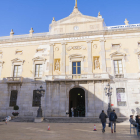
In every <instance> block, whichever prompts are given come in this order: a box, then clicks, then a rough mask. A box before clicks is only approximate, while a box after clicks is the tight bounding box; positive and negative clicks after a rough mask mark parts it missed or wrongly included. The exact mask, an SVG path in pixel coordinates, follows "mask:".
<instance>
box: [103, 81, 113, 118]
mask: <svg viewBox="0 0 140 140" xmlns="http://www.w3.org/2000/svg"><path fill="white" fill-rule="evenodd" d="M112 89H113V88H112V87H110V84H109V83H108V84H107V85H106V87H105V88H104V91H105V95H106V96H108V109H107V115H108V117H109V115H110V113H111V95H112Z"/></svg>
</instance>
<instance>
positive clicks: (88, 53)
mask: <svg viewBox="0 0 140 140" xmlns="http://www.w3.org/2000/svg"><path fill="white" fill-rule="evenodd" d="M91 43H92V41H87V46H88V47H87V58H88V73H89V74H92V65H93V64H92V46H91Z"/></svg>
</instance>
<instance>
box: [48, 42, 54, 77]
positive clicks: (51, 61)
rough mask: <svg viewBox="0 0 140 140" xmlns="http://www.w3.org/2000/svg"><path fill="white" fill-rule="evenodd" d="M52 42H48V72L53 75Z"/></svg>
mask: <svg viewBox="0 0 140 140" xmlns="http://www.w3.org/2000/svg"><path fill="white" fill-rule="evenodd" d="M53 61H54V44H50V57H49V74H50V75H53Z"/></svg>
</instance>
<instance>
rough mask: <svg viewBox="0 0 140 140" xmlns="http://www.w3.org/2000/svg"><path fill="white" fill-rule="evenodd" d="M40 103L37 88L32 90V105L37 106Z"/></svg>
mask: <svg viewBox="0 0 140 140" xmlns="http://www.w3.org/2000/svg"><path fill="white" fill-rule="evenodd" d="M39 105H40V97H39V96H38V93H37V90H34V91H33V104H32V106H33V107H38V106H39Z"/></svg>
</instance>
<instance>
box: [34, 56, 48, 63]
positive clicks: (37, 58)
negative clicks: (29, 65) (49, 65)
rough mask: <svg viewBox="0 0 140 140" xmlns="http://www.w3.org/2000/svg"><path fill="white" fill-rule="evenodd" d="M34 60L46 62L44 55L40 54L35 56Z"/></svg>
mask: <svg viewBox="0 0 140 140" xmlns="http://www.w3.org/2000/svg"><path fill="white" fill-rule="evenodd" d="M32 60H33V62H35V61H43V62H44V63H45V62H46V59H45V58H43V57H40V56H38V57H35V58H33V59H32Z"/></svg>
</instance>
